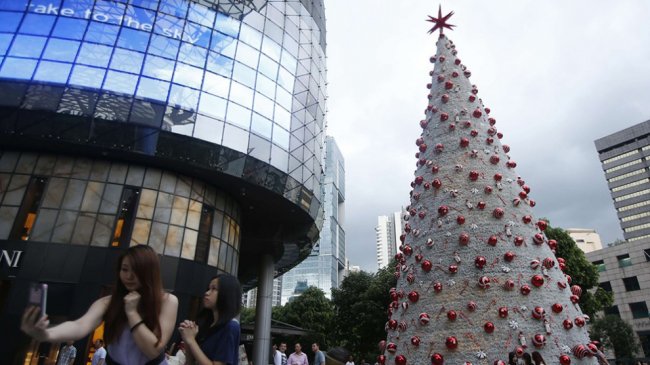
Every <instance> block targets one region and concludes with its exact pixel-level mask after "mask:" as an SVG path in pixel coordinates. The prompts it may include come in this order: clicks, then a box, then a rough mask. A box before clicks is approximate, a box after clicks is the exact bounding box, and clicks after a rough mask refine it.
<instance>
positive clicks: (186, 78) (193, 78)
mask: <svg viewBox="0 0 650 365" xmlns="http://www.w3.org/2000/svg"><path fill="white" fill-rule="evenodd" d="M174 82H176V83H179V84H181V85H187V86H191V87H195V88H197V89H198V88H200V87H201V83H202V82H203V70H202V69H200V68H198V67H193V66H190V65H186V64H183V63H178V64H177V65H176V70H175V71H174Z"/></svg>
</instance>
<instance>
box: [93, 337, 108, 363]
mask: <svg viewBox="0 0 650 365" xmlns="http://www.w3.org/2000/svg"><path fill="white" fill-rule="evenodd" d="M94 345H95V353H94V354H93V358H92V360H91V361H90V365H104V364H105V363H106V350H105V349H104V340H102V339H101V338H98V339H96V340H95V343H94Z"/></svg>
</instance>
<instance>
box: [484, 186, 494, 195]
mask: <svg viewBox="0 0 650 365" xmlns="http://www.w3.org/2000/svg"><path fill="white" fill-rule="evenodd" d="M483 192H484V193H485V194H492V187H491V186H486V187H485V189H483Z"/></svg>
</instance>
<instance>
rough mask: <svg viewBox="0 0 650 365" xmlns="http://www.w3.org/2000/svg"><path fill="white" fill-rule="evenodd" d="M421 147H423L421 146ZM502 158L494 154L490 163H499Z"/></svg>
mask: <svg viewBox="0 0 650 365" xmlns="http://www.w3.org/2000/svg"><path fill="white" fill-rule="evenodd" d="M420 148H422V147H420ZM425 149H426V145H425ZM500 160H501V159H500V158H499V156H497V155H492V156H491V157H490V163H491V164H493V165H496V164H498V163H499V161H500Z"/></svg>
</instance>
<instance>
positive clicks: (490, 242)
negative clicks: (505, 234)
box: [487, 208, 499, 247]
mask: <svg viewBox="0 0 650 365" xmlns="http://www.w3.org/2000/svg"><path fill="white" fill-rule="evenodd" d="M497 209H498V208H497ZM498 240H499V239H498V238H497V236H495V235H492V236H490V237H489V238H488V240H487V243H488V245H490V246H493V247H494V246H496V245H497V242H498Z"/></svg>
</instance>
